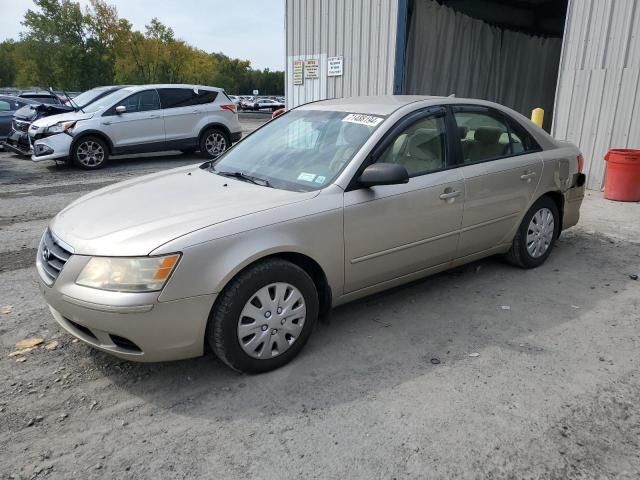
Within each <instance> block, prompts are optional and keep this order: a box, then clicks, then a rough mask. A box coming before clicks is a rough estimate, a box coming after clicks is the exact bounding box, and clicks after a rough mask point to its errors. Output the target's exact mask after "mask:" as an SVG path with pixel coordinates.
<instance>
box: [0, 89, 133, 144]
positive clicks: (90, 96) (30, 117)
mask: <svg viewBox="0 0 640 480" xmlns="http://www.w3.org/2000/svg"><path fill="white" fill-rule="evenodd" d="M121 88H123V87H122V86H120V85H110V86H105V87H96V88H92V89H91V90H87V91H86V92H84V93H82V94H80V95H78V96H77V97H76V98H75V99H72V100H71V101H70V100H69V98H71V97H69V98H66V99H65V100H66V101H65V102H64V103H60V104H50V103H41V100H42V99H39V100H38V101H36V100H32V103H31V104H30V105H28V106H26V107H24V108H21V109H19V110H18V111H16V112H15V113H14V115H13V125H12V129H11V130H10V131H9V133H8V135H7V138H6V140H5V145H4V146H5V147H6V148H7V149H8V150H11V151H13V152H14V153H18V154H21V155H31V142H30V141H29V133H28V132H29V127H30V126H31V123H32V122H34V121H36V120H38V119H40V118H45V117H50V116H52V115H59V114H61V113H69V112H75V111H79V110H82V109H83V108H86V107H87V105H90V104H91V103H92V102H95V101H96V100H98V99H100V98H102V97H104V96H106V95H108V94H110V93H112V92H115V91H116V90H119V89H121Z"/></svg>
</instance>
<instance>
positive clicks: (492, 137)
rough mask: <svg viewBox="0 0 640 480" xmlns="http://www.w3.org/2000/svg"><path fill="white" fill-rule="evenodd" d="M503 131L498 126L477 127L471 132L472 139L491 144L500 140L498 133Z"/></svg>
mask: <svg viewBox="0 0 640 480" xmlns="http://www.w3.org/2000/svg"><path fill="white" fill-rule="evenodd" d="M503 133H504V130H503V129H501V128H498V127H478V128H476V131H475V133H474V134H473V139H474V140H475V141H476V142H479V143H484V144H485V145H493V144H495V143H498V142H499V141H500V135H502V134H503Z"/></svg>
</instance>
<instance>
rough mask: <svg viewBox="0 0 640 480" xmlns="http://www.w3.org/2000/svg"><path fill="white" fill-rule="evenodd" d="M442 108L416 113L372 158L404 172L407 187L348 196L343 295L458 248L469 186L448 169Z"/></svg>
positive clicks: (444, 258) (443, 258)
mask: <svg viewBox="0 0 640 480" xmlns="http://www.w3.org/2000/svg"><path fill="white" fill-rule="evenodd" d="M445 125H446V116H445V112H444V110H442V109H438V110H437V111H436V112H433V111H427V112H424V113H420V114H413V115H412V116H411V118H410V119H409V120H408V121H407V120H403V121H401V122H400V124H399V125H398V126H397V127H396V129H395V132H394V133H393V134H392V137H391V140H390V142H389V143H388V145H386V146H385V147H384V148H383V149H382V150H381V152H380V153H379V154H378V153H376V152H374V154H373V161H375V162H387V163H398V164H401V165H403V166H405V167H406V168H407V171H408V172H409V175H410V180H409V183H408V184H403V185H385V186H375V187H371V188H357V187H356V188H354V189H352V190H350V191H347V192H345V194H344V240H345V262H346V264H345V293H350V292H354V291H357V290H360V289H362V288H366V287H370V286H374V285H376V284H379V283H382V282H385V281H389V280H393V279H395V278H399V277H402V276H405V275H409V274H412V273H416V272H419V271H421V270H426V269H429V268H430V267H435V266H438V265H442V264H446V263H448V262H450V261H451V260H452V259H453V257H454V255H455V251H456V246H457V243H458V236H459V229H460V223H461V221H462V206H463V201H464V181H463V179H462V176H461V174H460V172H459V170H458V169H447V167H448V166H449V160H450V148H449V142H448V138H447V133H446V127H445Z"/></svg>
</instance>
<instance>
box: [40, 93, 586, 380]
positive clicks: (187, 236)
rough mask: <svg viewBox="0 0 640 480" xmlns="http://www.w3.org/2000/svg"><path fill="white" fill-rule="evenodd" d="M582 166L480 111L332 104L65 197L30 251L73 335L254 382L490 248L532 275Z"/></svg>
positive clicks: (467, 105)
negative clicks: (204, 360) (162, 167)
mask: <svg viewBox="0 0 640 480" xmlns="http://www.w3.org/2000/svg"><path fill="white" fill-rule="evenodd" d="M581 169H582V157H581V155H580V152H579V151H578V150H577V149H576V147H574V146H573V145H571V144H568V143H564V142H559V141H556V140H554V139H553V138H551V137H550V136H549V135H548V134H547V133H545V132H544V131H543V130H541V129H539V128H537V127H536V126H535V125H533V124H532V123H531V122H530V121H529V120H527V119H526V118H525V117H523V116H521V115H519V114H518V113H516V112H514V111H512V110H510V109H508V108H505V107H502V106H500V105H496V104H493V103H490V102H485V101H479V100H466V99H456V98H439V97H418V96H415V97H414V96H387V97H360V98H350V99H340V100H327V101H322V102H317V103H312V104H308V105H304V106H302V107H299V108H296V109H293V110H291V111H289V112H287V113H285V114H283V115H282V116H280V117H279V118H277V119H276V120H273V121H271V122H269V123H267V124H266V125H265V126H263V127H262V128H260V129H258V130H257V131H255V132H254V133H253V134H251V135H250V136H248V137H247V138H246V139H244V140H243V141H241V142H240V143H238V144H237V145H235V146H234V147H233V148H231V149H230V150H229V151H228V152H226V153H225V154H224V155H222V156H221V157H220V158H218V159H217V160H213V161H210V162H207V163H205V164H203V165H200V166H188V167H184V168H178V169H175V170H168V171H164V172H161V173H156V174H153V175H149V176H145V177H141V178H137V179H133V180H129V181H126V182H123V183H119V184H117V185H113V186H109V187H107V188H104V189H101V190H97V191H95V192H93V193H91V194H89V195H86V196H84V197H82V198H80V199H79V200H77V201H76V202H74V203H72V204H71V205H69V206H68V207H66V208H65V209H64V210H62V211H61V212H60V213H59V214H58V215H57V216H56V217H55V218H53V220H52V221H51V223H50V225H49V228H48V229H47V231H46V232H45V233H44V236H43V238H42V241H41V243H40V247H39V250H38V256H37V269H38V272H39V276H40V279H41V288H42V292H43V294H44V296H45V299H46V301H47V303H48V304H49V305H50V307H51V312H52V313H53V316H54V318H55V319H56V320H57V321H58V322H59V323H60V325H62V327H63V328H65V329H66V330H67V331H68V332H69V333H71V334H72V335H74V336H76V337H77V338H79V339H81V340H83V341H84V342H86V343H88V344H90V345H92V346H94V347H96V348H98V349H100V350H103V351H106V352H109V353H112V354H114V355H117V356H118V357H122V358H125V359H130V360H138V361H159V360H175V359H181V358H188V357H194V356H198V355H202V354H203V352H204V351H205V345H207V344H208V345H209V346H210V347H211V348H212V350H213V351H214V352H215V353H216V355H217V356H218V357H219V358H220V359H221V360H222V361H224V362H225V363H226V364H228V365H229V366H230V367H232V368H235V369H237V370H241V371H245V372H263V371H267V370H271V369H273V368H276V367H279V366H281V365H283V364H285V363H286V362H288V361H289V360H291V359H292V358H293V357H294V356H295V355H296V354H298V352H299V351H300V350H301V349H302V347H303V346H304V344H305V342H306V341H307V339H308V338H309V336H310V335H311V332H312V330H313V326H314V324H315V323H316V321H317V319H318V317H320V316H322V315H326V314H327V313H328V312H329V310H330V309H331V308H332V307H334V306H336V305H340V304H343V303H345V302H349V301H351V300H355V299H357V298H360V297H364V296H365V295H370V294H372V293H375V292H379V291H381V290H385V289H388V288H390V287H393V286H396V285H399V284H403V283H406V282H409V281H412V280H415V279H418V278H421V277H425V276H427V275H432V274H434V273H437V272H441V271H443V270H446V269H449V268H451V267H454V266H457V265H461V264H464V263H467V262H470V261H473V260H477V259H479V258H482V257H487V256H489V255H496V254H500V255H504V256H505V257H506V258H507V259H508V260H509V261H510V262H511V263H513V264H515V265H517V266H519V267H522V268H533V267H537V266H539V265H541V264H542V263H543V262H544V261H545V260H546V259H547V258H548V257H549V255H550V253H551V251H552V249H553V244H554V240H555V239H556V238H557V237H558V235H560V232H561V230H563V229H566V228H569V227H571V226H573V225H575V224H576V223H577V222H578V216H579V209H580V204H581V202H582V199H583V196H584V183H585V177H584V174H582V173H581Z"/></svg>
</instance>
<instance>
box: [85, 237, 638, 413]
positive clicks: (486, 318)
mask: <svg viewBox="0 0 640 480" xmlns="http://www.w3.org/2000/svg"><path fill="white" fill-rule="evenodd" d="M612 242H613V243H612ZM596 251H597V255H595V254H592V252H596ZM628 255H640V246H639V245H634V244H631V243H627V242H623V241H619V240H617V241H613V240H611V239H608V238H607V237H604V236H602V235H597V234H595V235H590V234H587V233H585V232H583V231H580V230H576V231H569V232H566V233H565V234H563V236H562V238H561V239H560V240H559V241H558V242H557V244H556V249H555V251H554V252H553V254H552V255H551V257H550V258H549V260H548V261H547V263H545V264H544V265H543V266H541V267H539V268H537V269H534V270H522V269H518V268H514V267H512V266H510V265H508V264H506V263H504V262H503V261H502V260H501V259H499V258H495V257H494V258H489V259H485V260H482V261H478V262H475V263H472V264H469V265H466V266H463V267H460V268H456V269H454V270H451V271H448V272H445V273H441V274H438V275H435V276H433V277H430V278H427V279H424V280H420V281H416V282H413V283H411V284H408V285H405V286H402V287H398V288H394V289H392V290H389V291H386V292H384V293H380V294H377V295H374V296H371V297H368V298H365V299H362V300H359V301H356V302H353V303H351V304H348V305H345V306H342V307H339V308H337V309H335V310H334V312H333V314H332V316H331V318H330V322H329V323H320V324H318V325H317V327H316V331H315V332H314V334H313V335H312V337H311V339H310V341H309V343H308V344H307V345H306V347H305V348H304V350H303V351H302V352H301V354H300V355H299V356H298V357H297V358H296V359H294V360H293V361H292V362H291V363H289V364H288V365H286V366H284V367H283V368H280V369H278V370H276V371H273V372H269V373H265V374H261V375H254V376H249V375H243V374H240V373H237V372H234V371H232V370H230V369H229V368H228V367H226V366H225V365H223V364H222V363H221V362H220V361H218V360H217V359H215V358H214V356H213V355H212V354H210V353H209V354H207V355H206V356H204V357H201V358H197V359H193V360H187V361H180V362H170V363H157V364H137V363H131V362H126V361H120V360H117V359H114V358H113V357H111V356H109V355H106V354H104V353H101V352H98V351H94V350H91V352H92V353H91V356H92V358H93V362H94V364H95V366H96V367H97V369H98V370H100V371H101V372H102V373H103V374H104V375H105V376H107V377H108V378H109V379H110V380H111V381H112V382H113V383H114V384H115V385H117V386H118V388H122V389H125V390H126V391H128V392H129V393H130V394H132V395H135V396H138V397H140V398H142V399H143V400H144V401H147V402H151V403H152V404H153V405H155V406H156V407H158V408H159V409H162V410H167V411H171V412H173V413H178V414H181V415H187V416H192V417H206V418H211V417H219V418H224V419H233V418H240V417H260V416H276V415H301V414H304V413H305V411H308V410H322V409H326V408H328V407H331V406H334V405H336V404H343V403H349V402H352V401H354V400H356V399H359V398H362V397H370V398H375V396H376V394H377V393H378V392H380V391H382V390H388V389H393V388H394V387H396V386H398V385H400V384H402V383H405V382H407V381H411V380H412V379H415V378H418V377H422V376H425V375H442V374H446V372H447V371H448V370H449V369H453V368H456V365H457V364H458V363H460V362H470V361H473V358H470V357H469V354H471V353H480V354H482V352H483V351H485V350H486V349H490V348H493V347H499V348H501V349H519V350H521V351H522V352H523V353H525V354H530V355H544V354H545V349H544V347H543V346H541V345H537V344H536V343H535V338H536V336H538V335H539V334H540V333H542V332H544V331H545V330H548V329H552V328H555V327H557V326H558V325H560V324H562V323H565V322H569V321H573V320H576V319H578V318H580V316H581V315H582V314H583V313H584V312H587V311H589V309H592V308H593V307H595V306H596V305H597V304H598V303H599V302H602V301H605V300H607V299H610V298H611V296H612V295H614V292H616V291H617V290H623V289H624V288H625V285H626V284H627V282H628V281H629V278H628V276H627V275H622V274H621V273H620V272H623V271H624V266H625V258H627V256H628ZM594 267H595V270H594ZM594 271H596V272H597V274H595V275H594V274H593V272H594Z"/></svg>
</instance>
